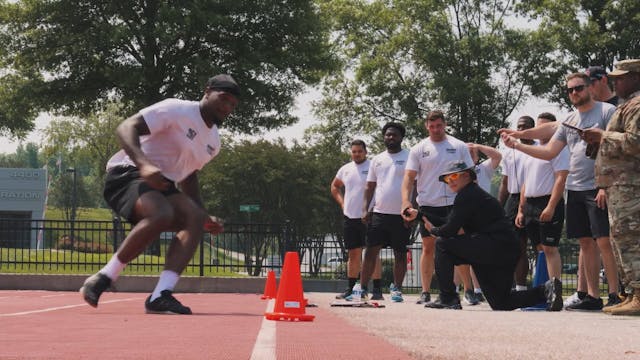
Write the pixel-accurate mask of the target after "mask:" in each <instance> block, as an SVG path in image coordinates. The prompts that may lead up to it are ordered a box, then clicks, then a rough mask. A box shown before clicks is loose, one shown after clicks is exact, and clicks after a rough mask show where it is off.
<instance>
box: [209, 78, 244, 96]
mask: <svg viewBox="0 0 640 360" xmlns="http://www.w3.org/2000/svg"><path fill="white" fill-rule="evenodd" d="M207 88H209V89H211V90H218V91H224V92H227V93H229V94H231V95H233V96H235V97H240V86H238V83H237V82H236V81H235V80H234V79H233V78H232V77H231V75H227V74H220V75H216V76H214V77H212V78H211V79H209V81H207Z"/></svg>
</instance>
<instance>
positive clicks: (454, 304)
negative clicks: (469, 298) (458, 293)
mask: <svg viewBox="0 0 640 360" xmlns="http://www.w3.org/2000/svg"><path fill="white" fill-rule="evenodd" d="M424 307H426V308H430V309H453V310H461V309H462V305H461V304H460V299H459V298H458V297H455V298H453V299H451V300H449V301H442V299H441V298H440V297H438V299H436V300H435V301H429V302H428V303H426V304H424Z"/></svg>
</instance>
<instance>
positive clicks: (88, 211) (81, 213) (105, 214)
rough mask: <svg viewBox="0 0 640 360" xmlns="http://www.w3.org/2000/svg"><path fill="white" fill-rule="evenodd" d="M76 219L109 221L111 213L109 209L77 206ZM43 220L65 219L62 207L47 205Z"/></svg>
mask: <svg viewBox="0 0 640 360" xmlns="http://www.w3.org/2000/svg"><path fill="white" fill-rule="evenodd" d="M76 219H77V220H96V221H111V219H112V215H111V210H109V209H100V208H78V210H77V212H76ZM45 220H66V219H65V217H64V211H63V209H60V208H56V207H53V206H47V212H46V213H45Z"/></svg>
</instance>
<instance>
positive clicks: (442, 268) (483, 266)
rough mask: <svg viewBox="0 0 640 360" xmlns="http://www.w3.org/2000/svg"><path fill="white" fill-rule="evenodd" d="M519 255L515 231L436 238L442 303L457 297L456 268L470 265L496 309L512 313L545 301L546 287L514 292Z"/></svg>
mask: <svg viewBox="0 0 640 360" xmlns="http://www.w3.org/2000/svg"><path fill="white" fill-rule="evenodd" d="M519 253H520V245H519V244H518V240H517V239H516V237H515V233H513V232H512V231H508V232H504V233H500V234H472V235H467V234H465V235H457V236H453V237H448V238H442V237H439V238H437V240H436V253H435V265H436V276H438V283H439V284H440V297H441V299H442V301H446V302H449V301H450V300H451V299H452V298H454V297H457V296H458V295H457V293H456V291H455V285H454V283H453V267H454V265H462V264H469V265H471V266H472V267H473V271H474V272H475V273H476V277H477V278H478V282H479V283H480V287H481V288H482V293H483V294H484V296H485V298H486V299H487V302H489V305H490V306H491V308H492V309H493V310H513V309H518V308H521V307H528V306H533V305H537V304H539V303H541V302H544V301H545V300H546V297H545V293H544V286H539V287H537V288H534V289H529V290H526V291H514V292H512V291H511V285H512V284H513V271H514V270H515V266H516V262H517V260H518V256H519Z"/></svg>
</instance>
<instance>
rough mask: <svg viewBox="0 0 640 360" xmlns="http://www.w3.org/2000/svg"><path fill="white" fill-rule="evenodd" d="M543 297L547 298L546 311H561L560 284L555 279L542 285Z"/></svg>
mask: <svg viewBox="0 0 640 360" xmlns="http://www.w3.org/2000/svg"><path fill="white" fill-rule="evenodd" d="M544 295H545V297H546V298H547V311H560V310H562V282H560V280H558V279H556V278H551V279H549V280H548V281H547V282H546V283H545V284H544Z"/></svg>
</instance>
